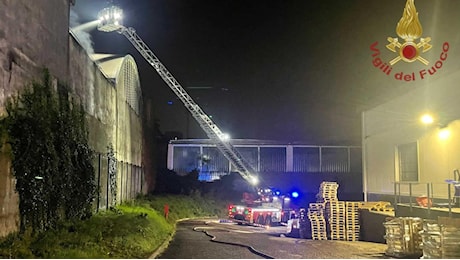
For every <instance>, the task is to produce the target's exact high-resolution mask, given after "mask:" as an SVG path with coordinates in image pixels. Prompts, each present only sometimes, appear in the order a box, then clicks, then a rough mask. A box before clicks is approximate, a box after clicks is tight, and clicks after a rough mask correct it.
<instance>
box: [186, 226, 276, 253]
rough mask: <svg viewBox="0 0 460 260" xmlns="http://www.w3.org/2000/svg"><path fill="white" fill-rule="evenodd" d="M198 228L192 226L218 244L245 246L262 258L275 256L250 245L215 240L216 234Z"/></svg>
mask: <svg viewBox="0 0 460 260" xmlns="http://www.w3.org/2000/svg"><path fill="white" fill-rule="evenodd" d="M199 229H200V227H194V228H193V231H197V232H200V231H201V232H203V233H205V234H206V235H207V236H208V237H210V238H211V242H215V243H219V244H225V245H232V246H239V247H245V248H247V249H249V251H251V253H253V254H256V255H258V256H261V257H263V258H265V259H275V258H274V257H272V256H269V255H267V254H264V253H262V252H260V251H257V250H256V249H255V248H254V247H252V246H248V245H245V244H240V243H232V242H223V241H218V240H216V239H217V237H216V236H214V235H212V234H210V233H209V232H208V231H206V230H203V229H201V230H199Z"/></svg>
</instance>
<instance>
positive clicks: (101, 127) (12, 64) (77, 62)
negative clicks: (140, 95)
mask: <svg viewBox="0 0 460 260" xmlns="http://www.w3.org/2000/svg"><path fill="white" fill-rule="evenodd" d="M69 8H70V2H69V0H34V1H30V0H3V1H0V18H1V19H0V85H1V87H0V116H4V115H5V113H4V112H5V111H4V104H5V101H6V99H7V98H8V97H10V96H11V95H13V94H16V93H18V92H19V91H20V90H21V89H22V88H23V86H24V85H25V84H28V83H29V82H30V81H31V80H33V79H40V78H41V76H42V75H41V71H42V68H43V67H46V68H48V69H49V70H50V73H51V75H52V76H53V77H56V78H57V79H59V80H60V81H61V82H63V83H65V84H67V85H68V86H69V87H70V89H71V90H72V92H73V95H74V96H75V97H76V98H77V100H79V102H81V103H82V104H83V105H84V107H85V110H86V112H87V122H88V125H89V142H90V146H91V147H92V148H93V149H94V150H95V151H96V154H98V158H95V160H94V164H95V168H96V173H95V174H96V179H97V180H98V183H99V185H100V188H101V191H102V192H101V194H99V196H98V201H99V202H100V203H98V205H97V209H100V208H105V207H108V206H109V205H110V204H111V203H113V200H112V198H111V196H112V195H111V194H113V193H112V191H111V190H110V187H109V184H108V183H109V182H108V175H109V174H108V167H107V152H108V147H109V146H112V147H113V148H114V151H115V159H116V161H117V165H118V167H119V169H118V172H117V173H118V176H117V179H118V185H117V201H118V202H120V201H122V200H129V199H132V198H134V197H135V196H136V194H137V193H139V192H145V190H146V187H145V185H144V173H143V169H142V165H143V162H142V157H143V155H142V151H143V147H142V144H143V136H142V120H141V117H140V115H139V114H138V113H136V112H135V111H134V110H133V109H132V108H131V107H130V105H129V104H128V103H127V102H126V96H125V92H124V89H123V88H124V87H123V84H122V80H119V79H110V80H109V79H107V78H106V75H104V74H103V73H102V72H101V69H100V67H99V65H97V64H95V63H94V62H93V61H92V60H91V58H90V57H89V56H88V54H87V53H86V51H85V50H83V48H82V47H81V46H80V44H79V43H78V41H77V40H76V39H75V38H74V37H73V36H72V35H69V22H68V21H69ZM136 75H137V72H136ZM120 76H121V75H120ZM137 77H138V76H137ZM2 142H3V141H2ZM8 149H9V148H8V146H6V145H3V146H1V150H0V237H1V236H5V235H7V234H9V233H11V232H14V231H15V230H17V228H18V224H19V209H18V203H19V196H18V194H17V193H16V192H15V183H16V182H15V179H14V177H13V176H12V172H11V169H10V168H11V160H10V158H9V156H8ZM121 166H122V167H121ZM122 176H123V177H122ZM141 189H143V190H141ZM104 201H105V202H104Z"/></svg>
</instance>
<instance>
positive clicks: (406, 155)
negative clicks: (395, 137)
mask: <svg viewBox="0 0 460 260" xmlns="http://www.w3.org/2000/svg"><path fill="white" fill-rule="evenodd" d="M398 159H399V162H398V166H399V181H418V156H417V143H416V142H414V143H408V144H402V145H398Z"/></svg>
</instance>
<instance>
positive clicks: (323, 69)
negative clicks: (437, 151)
mask: <svg viewBox="0 0 460 260" xmlns="http://www.w3.org/2000/svg"><path fill="white" fill-rule="evenodd" d="M457 2H460V1H449V0H446V1H444V0H443V1H434V0H416V1H415V4H416V7H417V11H418V12H419V19H420V22H421V24H422V26H423V30H424V34H426V35H429V36H431V37H432V38H433V45H434V46H433V51H431V52H430V53H427V54H426V55H425V58H427V59H431V60H435V59H436V58H437V57H439V51H440V50H441V47H440V46H441V45H442V42H441V40H442V39H438V38H439V34H438V31H439V30H436V28H439V27H442V26H446V28H447V27H448V26H449V20H448V19H447V17H448V15H446V13H443V15H441V14H440V13H439V12H440V11H439V10H449V9H453V8H457V10H460V8H459V4H458V3H457ZM106 3H107V1H103V0H101V1H98V0H77V1H76V6H75V7H74V9H75V11H76V12H77V13H78V15H79V18H80V22H81V23H84V22H87V21H90V20H93V19H95V18H96V17H97V12H98V11H99V10H100V9H102V8H104V7H105V6H106ZM115 3H117V4H118V5H119V6H120V7H121V8H122V9H123V10H124V21H123V23H124V25H125V26H127V27H133V28H135V29H136V31H137V33H138V34H139V36H140V37H141V38H142V39H143V40H144V41H145V42H146V43H147V45H148V46H149V47H150V48H151V49H152V50H153V52H154V53H155V54H156V55H157V57H158V58H159V59H160V60H161V61H162V63H163V64H164V65H165V66H166V67H167V68H168V69H169V71H170V72H171V73H172V74H173V75H174V76H175V78H176V79H177V80H178V81H179V82H180V83H181V85H182V86H183V87H184V88H185V89H186V90H187V91H188V93H189V94H190V95H191V96H192V97H193V98H194V99H195V101H196V102H197V103H198V104H199V105H200V106H201V107H202V109H203V110H204V111H205V112H207V113H208V114H209V115H211V116H212V118H213V120H214V121H215V122H216V123H217V124H218V126H219V127H220V128H221V129H222V131H223V132H228V133H229V134H230V135H231V136H232V138H244V139H270V140H280V141H286V142H295V141H298V142H303V143H308V144H314V145H325V144H329V145H331V144H337V145H338V144H352V145H360V142H361V112H362V111H363V109H367V108H371V107H374V106H376V105H378V104H380V103H382V102H383V101H386V100H388V99H390V98H392V97H395V96H398V95H400V94H402V93H406V92H409V91H411V90H412V89H414V88H416V87H417V86H420V84H427V82H428V80H426V81H423V82H421V81H419V82H412V83H411V82H400V81H397V80H394V79H393V78H391V77H388V76H387V75H385V74H384V73H382V72H381V71H379V70H378V69H377V68H375V67H374V66H373V64H372V59H373V57H372V56H371V55H372V51H371V50H370V45H371V44H373V43H374V42H378V48H379V49H380V51H381V52H382V54H381V55H382V57H385V58H386V59H388V60H389V59H391V57H392V56H394V55H395V54H393V53H390V52H389V51H387V50H386V48H385V44H386V43H387V37H390V36H391V37H397V35H396V32H395V29H396V24H397V23H398V21H399V19H400V18H401V16H402V13H403V9H404V6H405V3H406V1H405V0H385V1H383V0H345V1H337V0H317V1H312V0H295V1H294V0H257V1H249V0H245V1H240V0H209V1H205V0H119V1H115ZM455 17H458V16H455ZM446 30H453V29H452V28H451V29H446ZM91 35H92V40H93V43H94V44H93V45H94V50H95V52H98V53H118V54H131V55H133V56H134V58H135V60H136V62H137V64H138V67H139V73H140V78H141V84H142V89H143V95H144V96H145V97H146V98H147V99H151V100H152V101H153V104H154V106H153V109H154V111H153V113H154V114H155V116H156V117H157V118H158V119H159V123H160V128H161V130H162V131H163V132H166V131H181V132H182V133H183V134H184V137H190V138H204V137H205V134H204V132H203V131H201V130H200V129H199V127H198V126H197V124H196V123H194V121H193V119H191V117H190V116H188V114H187V113H188V112H186V110H185V108H184V107H183V106H182V103H181V102H180V101H179V100H178V99H176V98H175V96H174V94H173V93H172V91H171V90H170V89H169V88H168V86H167V85H166V84H165V83H164V82H163V81H162V80H161V79H160V77H159V76H158V75H157V73H156V71H155V70H154V69H153V68H151V67H150V66H149V65H148V64H147V63H146V62H145V61H144V59H143V58H142V57H141V56H140V55H139V54H138V53H137V51H136V50H135V49H134V47H133V46H132V45H131V44H130V43H129V41H128V40H127V39H126V38H125V37H124V36H122V35H120V34H117V33H103V32H98V31H96V30H94V31H91ZM437 36H438V38H436V37H437ZM457 38H458V37H456V38H455V39H450V40H451V41H458V39H457ZM440 44H441V45H440ZM404 66H406V67H407V66H409V64H402V62H400V64H396V65H395V66H394V69H395V70H397V69H404V68H406V67H404ZM410 66H414V69H415V70H416V69H417V66H421V65H419V64H415V63H413V64H410ZM441 74H442V72H440V73H438V75H436V77H438V76H440V75H441ZM433 78H434V77H433ZM170 101H172V104H171V102H170ZM187 118H188V119H187ZM187 121H189V123H188V127H187Z"/></svg>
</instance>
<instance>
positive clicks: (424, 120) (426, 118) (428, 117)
mask: <svg viewBox="0 0 460 260" xmlns="http://www.w3.org/2000/svg"><path fill="white" fill-rule="evenodd" d="M420 121H422V123H424V124H425V125H429V124H432V123H433V122H434V118H433V116H431V115H430V114H424V115H422V117H420Z"/></svg>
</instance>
